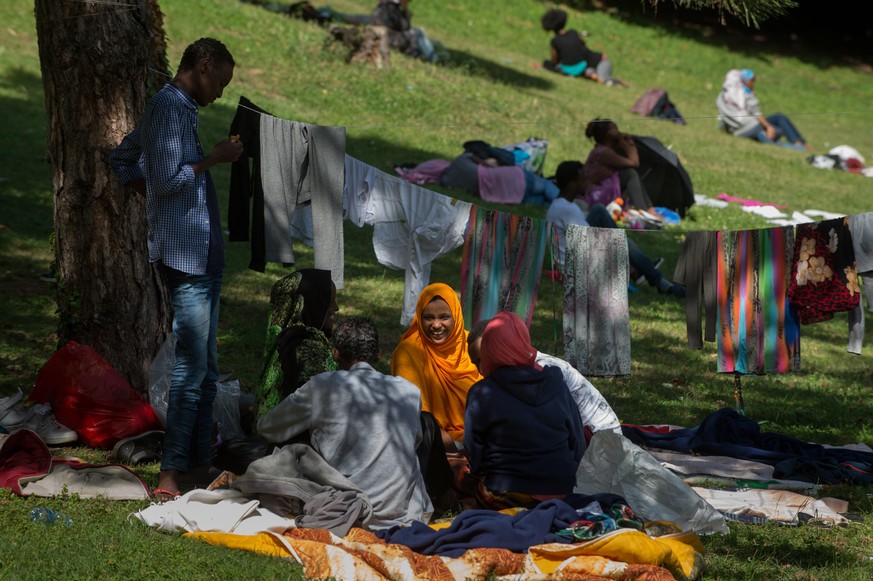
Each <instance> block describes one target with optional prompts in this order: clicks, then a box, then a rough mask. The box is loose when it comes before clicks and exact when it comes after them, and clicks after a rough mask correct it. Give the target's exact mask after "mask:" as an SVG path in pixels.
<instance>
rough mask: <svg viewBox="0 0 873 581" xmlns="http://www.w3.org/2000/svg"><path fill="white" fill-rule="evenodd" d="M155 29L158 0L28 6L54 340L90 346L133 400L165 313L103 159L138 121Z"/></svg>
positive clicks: (142, 232)
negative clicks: (38, 92)
mask: <svg viewBox="0 0 873 581" xmlns="http://www.w3.org/2000/svg"><path fill="white" fill-rule="evenodd" d="M132 4H134V5H137V6H135V7H134V8H133V9H131V8H130V7H129V6H130V5H132ZM161 22H162V16H161V14H160V11H159V9H158V7H157V1H156V0H129V3H128V4H111V3H106V2H81V1H71V0H36V25H37V35H38V38H39V56H40V65H41V68H42V79H43V87H44V90H45V109H46V116H47V118H48V145H47V148H48V157H49V161H50V163H51V166H52V178H53V194H54V225H55V240H54V249H55V259H56V264H57V277H58V313H59V324H58V327H59V328H58V334H59V336H60V341H61V342H62V343H63V342H66V341H68V340H75V341H78V342H80V343H84V344H87V345H91V346H92V347H94V348H95V349H96V350H97V352H98V353H100V354H101V355H102V356H103V357H104V358H105V359H107V360H108V361H109V363H110V364H112V366H113V367H115V369H116V370H118V371H119V372H120V373H121V374H122V375H124V376H125V377H127V379H128V380H129V381H130V383H131V385H132V386H133V387H134V388H135V389H137V390H140V391H145V390H146V388H147V385H146V383H147V372H148V366H149V363H150V362H151V360H152V357H153V356H154V354H155V352H156V351H157V349H158V348H159V347H160V345H161V343H162V341H163V339H164V337H165V336H166V334H167V331H168V326H169V321H170V306H169V302H168V300H167V295H166V291H165V289H164V288H163V286H162V284H161V281H160V278H159V277H157V276H156V275H155V272H154V271H153V269H152V267H151V266H150V265H149V262H148V253H147V249H146V236H147V234H146V233H147V228H146V213H145V200H144V199H143V198H142V197H140V196H139V195H137V194H134V193H133V192H132V191H131V190H129V189H126V188H124V187H123V186H122V185H120V184H119V183H118V180H117V179H116V178H115V176H114V175H113V173H112V171H111V170H110V169H109V164H108V161H109V154H110V152H111V151H112V149H113V148H114V147H115V146H116V145H117V144H118V142H119V141H120V140H121V138H122V137H123V136H124V135H125V134H127V133H128V132H130V131H131V130H132V129H133V128H134V127H135V126H136V123H137V122H138V121H139V118H140V115H141V114H142V111H143V108H144V106H145V103H146V99H147V97H148V95H147V90H148V89H147V86H148V85H149V83H153V82H154V81H153V75H154V74H155V73H153V72H152V73H150V72H149V69H155V67H161V64H160V63H161V62H164V63H165V62H166V61H165V58H164V54H165V51H163V50H162V47H163V46H165V45H164V44H163V38H164V33H163V30H162V28H161ZM158 52H160V55H158V54H157V53H158ZM158 70H166V66H165V65H164V66H163V67H162V68H159V69H158ZM150 75H151V76H152V78H150Z"/></svg>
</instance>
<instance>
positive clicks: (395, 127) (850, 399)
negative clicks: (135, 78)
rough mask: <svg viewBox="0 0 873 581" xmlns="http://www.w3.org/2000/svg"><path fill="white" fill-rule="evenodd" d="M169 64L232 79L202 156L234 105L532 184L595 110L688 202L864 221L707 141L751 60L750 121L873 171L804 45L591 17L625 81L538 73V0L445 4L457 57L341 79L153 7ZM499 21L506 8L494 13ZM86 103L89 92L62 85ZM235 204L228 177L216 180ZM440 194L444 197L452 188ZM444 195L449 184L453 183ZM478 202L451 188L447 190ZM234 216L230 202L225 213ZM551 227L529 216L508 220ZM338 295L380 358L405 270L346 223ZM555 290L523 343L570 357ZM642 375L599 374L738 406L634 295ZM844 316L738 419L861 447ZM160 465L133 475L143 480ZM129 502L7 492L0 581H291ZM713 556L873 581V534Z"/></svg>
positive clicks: (8, 167)
mask: <svg viewBox="0 0 873 581" xmlns="http://www.w3.org/2000/svg"><path fill="white" fill-rule="evenodd" d="M372 4H373V2H358V1H351V0H338V1H336V2H331V3H330V5H331V6H332V7H334V8H336V9H338V10H340V11H343V12H367V11H369V10H370V9H371V8H372ZM161 6H162V8H163V10H164V12H165V13H166V20H165V22H166V31H167V38H168V40H169V45H170V48H169V60H170V62H171V64H172V65H175V63H177V62H178V59H179V57H180V55H181V51H182V49H183V48H184V47H185V46H186V45H187V44H188V43H189V42H191V41H192V40H194V39H196V38H198V37H200V36H215V37H217V38H221V39H223V40H224V41H225V42H226V44H227V45H228V47H229V48H230V50H231V51H232V52H233V54H234V56H235V58H236V61H237V69H236V73H235V77H234V80H233V83H232V84H231V85H230V86H229V87H228V89H227V90H226V91H225V94H224V98H223V99H222V100H221V101H219V102H217V103H215V104H213V105H212V106H210V107H208V108H206V109H204V110H203V111H202V115H201V116H202V120H201V125H200V126H201V135H202V138H203V142H204V144H205V146H206V147H209V146H211V144H212V143H214V142H216V141H218V140H219V139H221V138H222V137H223V136H224V135H226V133H227V129H228V127H229V124H230V120H231V119H232V117H233V113H234V111H235V108H236V101H237V98H238V96H239V95H245V96H247V97H249V98H250V99H252V100H253V101H254V102H255V103H257V104H259V105H260V106H261V107H263V108H265V109H267V110H269V111H271V112H272V113H274V114H275V115H278V116H281V117H285V118H289V119H295V120H300V121H306V122H310V123H317V124H321V125H343V126H346V127H347V131H348V141H347V151H348V152H349V153H350V154H352V155H354V156H356V157H358V158H359V159H362V160H364V161H366V162H368V163H370V164H372V165H375V166H377V167H380V168H382V169H386V170H390V168H391V166H392V164H393V163H400V162H417V161H423V160H426V159H431V158H434V157H440V158H444V159H450V158H452V157H454V156H455V155H457V154H458V153H459V152H460V150H461V143H463V142H464V141H466V140H469V139H484V140H486V141H489V142H491V143H493V144H497V145H500V144H507V143H514V142H517V141H522V140H524V139H526V138H528V137H531V136H538V137H544V138H547V139H548V140H549V142H550V145H549V153H548V158H547V161H546V172H547V173H548V172H551V171H553V170H554V168H555V167H556V166H557V164H558V163H559V162H560V161H562V160H565V159H582V160H584V158H585V156H586V155H587V152H588V151H589V149H590V144H589V143H588V142H587V141H586V140H585V138H584V135H583V131H584V126H585V124H586V123H587V122H588V121H589V120H590V119H592V118H595V117H611V118H613V119H615V120H617V122H618V124H619V126H620V127H621V128H622V129H623V130H625V131H628V132H631V133H637V134H644V135H655V136H657V137H658V138H659V139H661V140H662V141H663V142H664V143H665V144H668V145H670V146H671V147H672V149H673V151H675V152H677V153H678V154H679V156H680V158H681V159H682V162H683V164H684V166H685V168H686V169H687V170H688V172H689V173H690V175H691V177H692V180H693V181H694V185H695V189H696V191H697V193H701V194H706V195H709V196H715V195H716V194H718V193H720V192H726V193H729V194H731V195H735V196H739V197H745V198H756V199H760V200H765V201H769V202H773V203H779V204H785V205H787V206H788V208H789V213H790V211H792V210H804V209H809V208H816V209H820V210H827V211H832V212H846V213H859V212H865V211H869V210H871V209H873V208H871V206H873V202H871V195H873V181H869V180H867V179H865V178H863V177H860V176H857V175H851V174H848V173H842V172H830V171H824V170H818V169H814V168H812V167H810V166H809V165H807V164H806V162H805V159H804V158H805V156H804V154H801V153H798V152H795V151H789V150H785V149H782V148H776V147H766V146H762V145H759V144H756V143H753V142H752V141H750V140H739V139H734V138H731V137H728V136H726V135H723V134H720V133H718V132H717V131H716V129H715V125H716V120H715V105H714V101H715V97H716V95H717V93H718V90H719V88H720V85H721V82H722V79H723V78H724V74H725V72H727V70H728V69H730V68H736V67H748V68H752V69H754V70H755V71H756V72H757V73H758V75H759V82H758V86H757V93H758V96H759V97H760V99H761V101H762V105H763V107H764V109H765V112H777V111H780V112H783V113H786V114H788V115H789V116H790V117H791V118H792V119H793V120H794V121H795V122H796V124H797V125H798V126H799V128H800V129H801V131H802V132H803V133H804V135H805V136H806V137H807V139H808V140H809V142H810V144H811V145H812V146H813V147H814V148H815V150H816V151H817V152H826V151H827V150H828V149H829V148H830V147H833V146H835V145H839V144H848V145H851V146H853V147H855V148H856V149H857V150H858V151H860V152H861V153H862V154H863V155H864V156H865V157H867V159H868V160H873V122H871V111H873V107H871V106H873V91H871V86H873V84H871V75H870V74H869V73H868V72H865V71H863V70H859V69H857V68H854V67H852V66H849V65H847V64H845V63H844V62H843V61H842V60H841V59H839V58H838V57H835V56H825V55H822V54H815V53H811V52H809V51H807V50H805V49H804V48H803V46H802V44H797V45H778V44H774V43H771V42H769V41H768V39H763V38H759V37H758V36H757V35H755V34H754V33H753V32H752V31H749V32H748V33H746V34H735V33H734V34H728V33H726V32H724V31H721V30H719V29H709V28H706V27H696V26H687V27H681V26H678V25H669V24H664V23H662V22H658V23H657V25H655V24H653V23H652V21H651V19H643V18H638V17H631V16H628V15H622V14H619V13H608V12H602V11H594V12H585V13H580V12H571V17H570V26H571V27H573V28H577V29H579V30H587V31H589V32H590V35H589V37H588V41H589V43H590V45H591V46H592V48H594V49H595V50H601V51H605V52H606V53H607V54H608V56H609V57H610V59H611V60H612V61H613V62H614V65H615V72H616V74H617V75H618V76H620V77H621V78H623V79H625V80H626V81H627V82H629V83H630V85H631V87H630V88H629V89H620V88H607V87H604V86H600V85H596V84H595V83H590V82H585V81H580V80H575V79H568V78H562V77H559V76H556V75H552V74H549V73H547V72H544V71H543V70H542V69H540V68H536V67H535V66H534V65H535V64H536V63H539V62H541V61H542V60H543V58H544V57H545V56H546V55H547V51H548V41H549V36H548V35H547V34H546V33H545V32H543V31H542V30H541V29H540V28H539V16H540V15H541V13H542V12H543V11H544V10H545V9H546V8H547V7H548V6H551V4H547V3H543V2H535V1H530V0H504V1H501V2H499V3H486V2H471V1H463V0H446V1H441V2H433V1H431V2H428V1H425V0H419V1H418V2H414V3H413V4H412V8H413V11H414V22H415V24H416V25H418V26H422V27H424V28H425V29H426V30H427V33H428V34H429V35H430V36H431V37H432V38H435V39H439V40H440V41H442V42H443V43H444V45H445V46H446V48H447V49H448V51H449V52H450V53H451V55H452V61H451V62H450V63H448V64H446V65H441V66H438V65H432V64H426V63H422V62H418V61H414V60H409V59H405V58H402V57H399V56H397V55H394V56H393V57H392V61H391V66H390V67H388V68H385V69H382V70H374V69H372V68H369V67H367V66H357V65H346V64H345V62H344V51H343V50H342V49H341V48H339V47H337V46H334V45H330V44H327V43H326V38H327V33H326V31H325V30H324V29H322V28H319V27H317V26H316V25H314V24H307V23H304V22H301V21H296V20H292V19H289V18H287V17H285V16H283V15H280V14H276V13H272V12H268V11H266V10H263V9H261V8H258V7H255V6H252V5H248V4H242V3H240V2H237V1H235V0H164V1H163V2H162V3H161ZM498 6H499V9H498V8H497V7H498ZM32 8H33V5H32V2H28V1H26V0H6V1H5V2H3V3H2V4H0V22H2V34H0V112H2V118H3V123H2V131H0V152H2V157H0V208H2V211H0V316H2V321H3V322H2V329H3V331H2V333H0V397H2V396H4V395H8V394H9V393H12V392H14V391H15V390H16V389H17V388H21V389H23V390H24V391H25V392H27V391H29V390H30V389H31V388H32V386H33V382H34V379H35V377H36V374H37V372H38V371H39V368H40V367H41V365H42V364H43V363H44V362H45V360H46V359H47V358H48V357H49V356H50V355H51V353H52V351H53V350H54V348H55V345H56V341H57V337H56V335H55V326H56V318H55V314H54V302H53V296H52V288H51V287H50V286H49V285H47V284H45V283H43V282H40V281H39V279H38V276H39V274H40V273H42V272H45V271H47V270H48V269H49V265H50V262H51V260H52V252H51V247H50V243H51V234H52V230H53V226H52V207H51V204H52V192H51V187H52V184H51V179H50V170H49V166H48V164H47V162H46V156H45V139H46V119H45V112H44V104H43V94H42V84H41V79H40V68H39V60H38V52H37V39H36V32H35V23H34V16H33V10H32ZM655 86H657V87H662V88H664V89H666V90H668V91H669V93H670V96H671V99H672V100H673V101H674V102H675V103H676V105H677V106H678V108H679V110H680V111H681V112H682V113H683V115H684V116H685V117H686V119H687V120H688V125H686V126H679V125H674V124H671V123H667V122H663V121H655V120H651V119H646V118H641V117H638V116H634V115H632V114H631V113H630V112H629V111H630V107H631V105H632V104H633V103H634V101H635V100H636V99H637V98H638V97H639V96H640V95H641V94H642V93H643V92H644V91H645V90H646V89H648V88H650V87H655ZM71 90H85V88H71ZM214 176H215V178H216V182H217V184H218V187H219V192H220V193H221V195H222V196H224V197H226V190H227V182H228V177H229V173H228V168H227V167H220V168H217V169H216V170H215V171H214ZM443 191H446V190H443ZM446 192H447V191H446ZM447 193H450V194H451V195H456V196H457V197H461V198H464V199H468V200H469V199H470V198H469V197H466V196H464V195H461V194H458V193H457V192H447ZM222 207H223V208H226V207H227V205H226V200H223V201H222ZM517 210H518V211H519V212H522V213H527V214H529V215H533V216H538V217H542V216H543V212H542V211H541V210H536V209H531V208H517ZM765 225H766V224H765V222H764V221H763V220H761V219H759V218H756V217H754V216H751V215H749V214H745V213H743V212H741V211H740V210H738V209H737V208H728V209H725V210H715V209H711V208H702V207H695V208H693V209H692V210H691V212H690V215H689V216H688V218H687V219H686V220H685V221H684V222H683V223H682V225H681V226H680V227H679V228H677V229H674V230H671V231H670V232H663V233H657V234H649V233H643V234H639V235H636V236H637V237H638V239H639V242H640V244H641V245H642V246H643V248H644V249H646V250H647V251H648V253H649V254H650V255H652V256H664V257H665V258H666V265H665V267H664V269H663V270H664V271H665V272H666V273H672V269H673V267H674V266H675V262H676V259H677V257H678V251H679V245H678V242H679V240H680V238H681V236H682V232H683V231H685V230H701V229H705V230H716V229H741V228H758V227H764V226H765ZM345 232H346V245H345V252H346V260H347V265H346V288H345V290H343V291H341V292H340V293H339V296H338V302H339V305H340V313H339V314H340V316H345V315H367V316H370V317H373V318H374V319H375V320H376V322H377V325H378V327H379V329H380V333H381V339H382V352H383V354H384V356H383V360H382V361H381V362H380V367H381V368H382V369H383V370H386V371H387V368H388V358H389V357H390V354H391V352H392V350H393V347H394V345H395V344H396V342H397V340H398V338H399V336H400V334H401V333H402V331H403V329H402V328H401V327H400V326H399V324H398V321H399V308H398V306H397V305H399V304H400V303H401V296H402V290H403V273H402V272H401V271H394V270H390V269H387V268H385V267H382V266H381V265H379V264H378V262H377V261H376V259H375V254H374V252H373V250H372V244H371V236H372V230H371V229H368V228H363V229H358V228H355V227H354V226H352V225H350V224H347V225H346V229H345ZM295 252H296V254H297V256H298V266H300V267H305V266H311V265H312V252H311V250H309V249H307V248H305V247H303V246H302V245H299V246H298V247H296V248H295ZM247 264H248V247H247V246H246V245H245V244H238V243H233V244H229V245H228V268H227V270H226V273H225V289H224V292H223V301H222V303H223V304H222V322H221V329H220V337H219V340H220V351H221V358H222V370H223V371H226V372H229V373H233V374H234V375H235V376H236V377H238V378H239V379H240V381H241V383H242V385H243V387H244V388H251V387H252V385H253V384H254V382H255V381H256V379H257V374H258V372H259V369H260V365H261V355H262V352H261V351H262V345H263V334H264V323H265V321H266V317H267V305H268V297H269V289H270V287H271V285H272V283H273V282H274V281H275V280H276V279H277V278H278V277H279V276H281V275H282V274H283V272H284V271H283V269H281V268H280V267H278V266H270V267H269V268H268V269H267V272H266V273H256V272H253V271H249V270H247V269H246V265H247ZM459 273H460V250H459V251H457V252H455V253H452V254H450V255H448V256H446V257H444V258H442V259H440V260H438V261H437V262H436V263H435V265H434V268H433V274H432V277H431V280H432V281H444V282H446V283H448V284H451V285H453V286H454V287H455V288H458V287H459V283H460V274H459ZM560 301H561V289H560V288H559V287H556V286H555V285H554V284H553V283H552V282H550V281H548V280H544V281H543V283H542V285H541V292H540V297H539V302H538V305H537V313H536V316H535V320H534V323H533V326H532V336H533V339H534V344H535V345H537V346H538V347H540V348H541V349H542V350H544V351H550V352H554V353H557V354H560V353H561V350H562V348H561V345H560V344H559V342H558V340H556V329H558V328H559V327H560ZM630 316H631V321H632V351H633V358H634V363H633V374H632V375H631V376H630V377H629V378H621V379H602V380H597V381H595V384H596V385H597V386H598V388H599V389H600V390H601V391H602V392H603V393H604V395H605V396H606V397H607V398H608V399H609V401H610V402H611V403H612V405H613V407H614V408H615V410H616V412H617V413H618V415H619V417H620V418H621V419H622V420H623V421H627V422H633V423H645V422H657V423H673V424H680V425H689V426H690V425H696V424H698V423H699V422H700V421H701V420H702V419H703V418H704V417H705V416H706V415H707V414H709V413H710V412H712V411H714V410H716V409H718V408H719V407H722V406H732V405H733V382H732V378H731V377H727V376H722V375H719V374H717V373H716V372H715V367H716V365H715V346H714V344H707V345H706V346H705V348H704V349H703V350H701V351H691V350H689V349H688V348H687V346H686V343H685V322H684V309H683V307H682V305H681V304H680V303H679V302H677V301H669V300H664V299H662V298H661V297H660V296H659V295H657V294H656V293H655V292H654V290H652V289H650V288H648V287H645V288H643V289H641V290H640V292H639V293H636V294H634V295H631V299H630ZM846 340H847V329H846V318H845V316H844V315H838V316H836V317H835V319H834V320H833V321H830V322H828V323H822V324H818V325H814V326H810V327H804V328H803V339H802V357H803V360H802V371H801V372H799V373H793V374H787V375H781V376H761V377H749V378H745V379H744V380H743V386H744V395H745V403H746V409H747V411H748V413H749V415H750V416H752V417H754V418H755V419H758V420H766V421H767V422H768V423H767V424H766V429H769V430H772V431H777V432H781V433H784V434H787V435H790V436H793V437H797V438H804V439H807V440H810V441H815V442H820V443H827V444H844V443H850V442H867V443H870V442H873V434H871V429H873V428H871V426H873V423H871V420H870V406H869V404H868V402H869V401H870V397H871V386H873V367H871V365H870V363H869V357H870V347H869V342H868V346H866V347H865V349H866V351H865V352H864V354H863V355H861V356H860V357H859V356H851V355H849V354H847V353H846ZM64 451H65V452H67V453H71V454H75V455H78V456H80V457H84V458H86V459H89V460H91V461H95V462H104V461H106V459H107V457H106V455H105V453H103V452H100V451H94V450H88V449H85V448H74V449H67V450H64ZM156 471H157V466H155V465H149V466H145V467H141V468H138V472H139V473H140V474H142V475H143V477H144V478H146V479H147V481H148V482H150V483H151V484H154V483H155V481H156ZM823 494H824V495H827V496H836V497H840V498H846V499H848V500H850V503H851V506H850V510H851V511H852V512H854V513H858V514H861V515H863V516H864V517H865V518H866V519H868V520H869V519H871V518H873V501H871V496H870V495H873V487H866V488H864V487H836V488H831V489H827V488H826V489H825V490H824V492H823ZM36 505H48V506H53V507H57V508H61V509H62V510H64V511H66V512H67V513H69V514H70V515H71V516H72V517H73V519H74V521H75V524H74V526H73V527H72V528H71V529H61V528H47V527H39V526H36V525H33V524H31V523H30V522H29V521H28V520H27V514H28V512H29V510H30V508H32V507H33V506H36ZM142 506H144V503H120V502H103V501H83V500H79V499H76V498H66V497H65V498H58V499H21V498H18V497H16V496H14V495H12V494H10V493H8V492H5V491H3V492H0V519H2V522H3V525H2V529H0V579H31V578H34V579H35V578H50V577H62V578H131V577H140V578H266V577H276V578H288V577H290V578H295V577H299V576H300V568H299V567H297V566H295V565H293V564H290V563H288V562H285V561H280V560H278V559H271V558H266V557H260V556H257V555H252V554H247V553H242V552H229V551H227V550H225V549H222V548H217V547H211V546H207V545H205V544H203V543H197V542H194V541H189V540H187V539H181V538H178V537H176V536H172V535H164V534H159V533H155V532H153V531H150V530H144V529H143V528H142V527H139V526H137V525H135V524H131V523H130V522H129V521H128V519H127V516H128V514H130V513H131V512H134V511H136V510H138V509H139V508H142ZM704 543H705V545H706V546H707V548H708V550H709V552H708V554H707V571H706V572H705V574H704V578H705V579H725V580H733V579H835V580H836V579H869V578H871V577H873V560H871V558H873V525H870V524H866V523H865V524H858V525H853V526H852V527H850V528H848V529H839V530H822V529H811V528H790V527H777V526H769V525H768V526H744V525H731V534H730V535H727V536H724V537H715V538H707V539H704Z"/></svg>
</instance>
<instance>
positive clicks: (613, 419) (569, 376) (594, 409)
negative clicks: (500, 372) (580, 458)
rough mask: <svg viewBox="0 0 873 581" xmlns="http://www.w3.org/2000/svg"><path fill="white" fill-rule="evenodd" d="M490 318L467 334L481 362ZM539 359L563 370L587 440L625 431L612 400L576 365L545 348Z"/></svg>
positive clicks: (472, 351) (539, 362)
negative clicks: (610, 403)
mask: <svg viewBox="0 0 873 581" xmlns="http://www.w3.org/2000/svg"><path fill="white" fill-rule="evenodd" d="M490 322H491V319H483V320H481V321H479V322H478V323H476V324H475V325H473V328H472V329H470V333H469V335H468V336H467V350H468V351H469V353H470V359H471V360H472V361H473V363H475V364H476V365H477V366H478V365H479V364H480V362H481V360H482V356H481V353H482V334H483V333H484V332H485V328H486V327H487V326H488V323H490ZM535 361H536V363H537V365H540V366H542V367H546V366H549V367H557V368H558V369H560V370H561V373H562V374H563V375H564V382H565V383H566V384H567V387H568V388H569V390H570V395H571V396H573V400H574V401H575V402H576V407H577V408H578V409H579V416H580V417H581V419H582V426H583V427H584V429H585V439H586V442H587V441H588V440H590V439H591V435H592V434H594V432H599V431H601V430H611V431H613V432H615V433H617V434H621V423H620V422H619V421H618V416H616V415H615V412H614V411H612V407H610V405H609V402H607V401H606V398H604V397H603V395H602V394H601V393H600V392H599V391H598V390H597V388H596V387H594V386H593V385H592V384H591V382H590V381H588V380H587V379H586V378H585V376H584V375H582V374H581V373H579V371H577V370H576V368H575V367H573V366H572V365H570V364H569V363H567V362H566V361H564V360H563V359H560V358H558V357H555V356H554V355H549V354H548V353H543V352H542V351H537V354H536V359H535Z"/></svg>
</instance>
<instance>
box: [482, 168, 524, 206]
mask: <svg viewBox="0 0 873 581" xmlns="http://www.w3.org/2000/svg"><path fill="white" fill-rule="evenodd" d="M478 172H479V197H480V198H482V199H483V200H485V201H486V202H497V203H499V204H520V203H521V200H522V199H523V198H524V189H525V183H524V169H522V168H521V166H518V165H508V166H499V167H490V166H487V165H480V166H479V168H478Z"/></svg>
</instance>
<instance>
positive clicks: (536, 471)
mask: <svg viewBox="0 0 873 581" xmlns="http://www.w3.org/2000/svg"><path fill="white" fill-rule="evenodd" d="M536 356H537V351H536V349H534V348H533V347H532V346H531V344H530V334H529V332H528V330H527V327H526V326H525V324H524V321H522V320H521V318H519V317H518V315H516V314H514V313H509V312H501V313H498V314H497V315H495V317H494V318H493V319H491V322H489V323H488V326H487V327H486V328H485V331H484V332H483V334H482V345H481V360H480V368H481V370H482V374H483V375H484V379H482V380H481V381H479V382H477V383H476V384H475V385H474V386H473V387H472V388H471V389H470V392H469V393H468V394H467V409H466V413H465V415H464V426H465V431H464V449H465V452H466V454H467V457H468V458H469V460H470V471H471V473H472V475H473V476H474V477H476V478H478V479H479V480H480V482H481V485H480V486H479V487H478V494H477V500H478V501H479V502H480V503H481V504H482V505H484V506H485V507H488V508H496V509H502V508H508V507H511V506H524V507H530V506H534V505H536V504H537V503H539V502H541V501H544V500H548V499H550V498H563V497H565V496H566V495H568V494H570V493H571V492H573V487H574V486H575V484H576V469H577V468H578V466H579V461H580V460H581V459H582V455H583V454H584V452H585V436H584V433H583V427H582V420H581V418H580V416H579V410H578V408H577V406H576V402H574V401H573V398H572V397H571V396H570V391H569V389H567V384H566V383H565V382H564V377H563V374H562V372H561V370H560V369H559V368H557V367H551V366H547V367H543V366H541V365H539V364H538V363H537V362H536Z"/></svg>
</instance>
